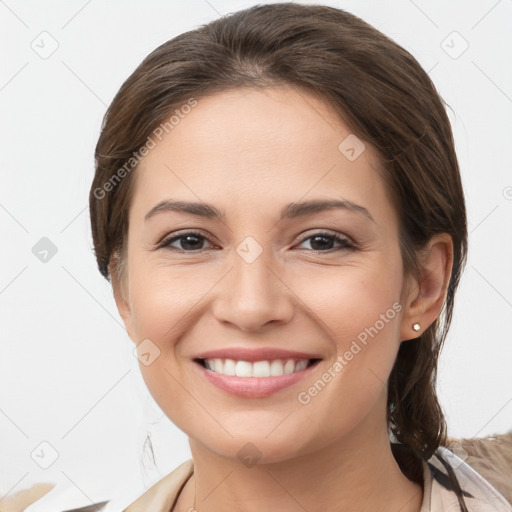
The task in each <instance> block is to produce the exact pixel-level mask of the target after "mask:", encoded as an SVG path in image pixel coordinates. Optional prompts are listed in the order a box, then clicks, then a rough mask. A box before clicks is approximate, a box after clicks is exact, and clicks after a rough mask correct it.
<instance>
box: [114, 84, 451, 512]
mask: <svg viewBox="0 0 512 512" xmlns="http://www.w3.org/2000/svg"><path fill="white" fill-rule="evenodd" d="M349 134H350V130H349V129H348V128H347V126H346V125H345V124H344V123H343V122H342V121H341V119H339V118H337V117H335V116H334V114H332V109H330V108H329V107H328V106H327V105H326V104H325V103H323V102H322V101H321V100H320V99H318V98H317V97H315V96H313V95H311V94H309V93H307V92H305V91H301V90H298V89H295V88H291V87H278V88H272V89H265V90H252V89H247V90H235V91H229V92H223V93H218V94H215V95H212V96H208V97H204V98H200V99H198V105H197V106H196V107H195V108H194V109H192V111H191V112H190V113H189V114H188V115H187V116H186V117H185V118H184V119H182V120H181V121H180V123H179V124H178V125H177V126H175V128H174V129H173V130H172V131H171V132H170V133H169V134H167V135H166V136H165V137H164V138H163V139H162V141H161V142H159V143H158V145H157V146H156V147H155V148H154V149H152V150H151V151H150V153H149V154H148V155H147V156H146V157H145V158H144V160H143V161H142V163H141V165H140V167H139V169H137V175H136V187H135V191H134V195H133V198H132V203H131V205H130V211H129V232H128V240H127V241H126V243H127V246H126V257H125V259H124V262H123V265H124V267H123V268H124V273H123V275H121V276H118V275H115V274H114V275H113V276H112V283H113V289H114V295H115V298H116V303H117V306H118V309H119V312H120V314H121V316H122V318H123V320H124V322H125V326H126V329H127V332H128V334H129V336H130V338H131V339H132V341H133V342H134V343H135V344H139V343H140V342H141V341H143V340H145V339H149V340H151V343H153V344H154V345H156V346H157V347H158V350H159V351H160V355H159V356H158V357H157V358H156V359H155V360H154V361H153V362H152V363H151V364H149V365H148V366H146V365H143V364H141V372H142V375H143V378H144V380H145V382H146V384H147V386H148V389H149V391H150V392H151V394H152V395H153V397H154V398H155V400H156V402H157V403H158V404H159V406H160V407H161V408H162V410H163V411H164V412H165V414H166V415H167V416H168V417H169V418H170V419H171V421H173V422H174V423H175V424H176V425H177V426H178V427H179V428H180V429H181V430H183V431H184V432H185V433H186V434H187V435H188V437H189V443H190V448H191V453H192V457H193V460H194V475H193V476H192V477H191V478H190V479H189V480H188V482H187V484H186V485H185V487H184V489H183V491H182V493H181V494H180V496H179V499H178V502H177V504H176V506H175V508H174V509H173V510H175V511H186V510H188V509H189V508H190V507H192V506H193V504H194V494H195V492H196V493H197V498H196V509H197V510H200V511H201V512H209V511H216V512H219V511H227V510H237V511H246V512H251V511H258V512H259V511H261V510H281V511H285V512H286V511H290V512H292V511H293V512H296V511H297V512H298V511H301V512H302V511H303V510H304V509H305V510H307V511H309V512H313V511H320V510H351V511H366V510H380V511H387V510H389V511H393V512H396V511H397V510H400V511H402V512H409V511H416V512H417V511H419V509H420V504H421V500H422V488H421V486H419V485H417V484H415V483H413V482H411V481H409V480H408V479H407V478H406V477H405V476H404V475H403V474H402V472H401V471H400V468H399V466H398V464H397V462H396V461H395V459H394V458H393V455H392V453H391V450H390V446H389V441H388V434H387V423H386V380H387V378H388V376H389V374H390V372H391V369H392V366H393V363H394V360H395V358H396V354H397V350H398V348H399V345H400V342H401V341H402V340H407V339H412V338H416V337H418V336H419V335H420V334H421V332H422V331H423V330H424V329H426V328H427V327H428V326H429V325H430V324H431V323H432V322H433V321H434V320H435V319H436V318H437V316H438V315H439V314H440V311H441V308H442V305H443V302H444V299H445V297H446V289H447V285H448V281H449V277H450V274H451V268H452V262H453V256H452V252H453V248H452V242H451V238H450V237H449V236H448V235H447V234H440V235H436V236H435V237H434V238H433V239H432V240H431V241H430V243H429V244H428V247H427V248H426V249H425V250H424V251H423V252H422V253H421V255H420V256H421V261H422V269H423V270H422V278H421V281H420V282H416V281H415V280H414V279H413V278H411V277H404V272H403V267H402V260H401V257H400V251H399V245H398V232H399V231H398V230H399V225H398V217H397V213H396V212H395V210H394V207H393V205H392V203H391V201H390V198H389V197H388V194H387V192H386V189H385V186H384V183H383V181H382V180H381V178H380V176H379V175H378V173H377V170H376V169H377V166H378V159H377V156H376V154H375V153H374V151H373V150H372V148H371V147H370V146H369V145H366V149H365V151H364V152H363V153H362V154H361V155H360V156H359V157H358V158H357V159H356V160H354V161H350V160H349V159H347V158H346V157H345V156H344V154H342V153H341V152H340V151H339V150H338V145H339V144H340V142H342V141H343V140H344V139H345V138H346V137H347V136H348V135H349ZM328 198H331V199H340V198H344V199H348V200H350V201H353V202H354V203H357V204H359V205H361V206H364V207H365V208H367V210H368V211H369V212H370V214H371V215H372V217H373V218H374V220H375V222H372V221H371V220H369V219H368V218H367V217H365V216H364V215H362V214H360V213H357V212H353V211H350V210H344V209H335V210H328V211H323V212H320V213H316V214H310V215H307V216H304V217H300V218H295V219H289V220H284V221H279V213H280V211H281V209H282V208H284V207H285V206H287V205H289V204H290V203H294V202H298V201H304V200H312V199H328ZM164 199H173V200H182V201H201V202H206V203H209V204H213V205H214V206H215V207H217V208H218V209H220V210H223V211H224V212H225V215H226V217H225V219H224V220H223V222H221V221H218V220H215V219H207V218H201V217H196V216H194V215H191V214H183V213H178V212H172V211H167V212H160V213H159V214H157V215H155V216H153V217H152V218H151V219H150V220H147V221H145V219H144V217H145V215H146V213H147V212H148V211H149V210H150V209H151V208H152V207H154V206H155V205H156V204H157V203H159V202H160V201H162V200H164ZM183 230H189V231H193V232H196V231H197V230H200V233H199V234H201V235H202V236H204V237H205V238H204V239H201V238H199V239H198V240H197V241H196V242H195V244H196V245H195V246H193V248H194V247H196V248H197V249H199V251H198V250H196V251H195V252H193V248H192V249H191V248H190V246H187V245H186V240H183V239H178V240H176V241H174V242H173V243H172V246H173V247H174V250H173V249H170V248H169V247H167V248H165V247H163V248H155V246H156V245H157V244H158V242H159V241H160V240H161V239H162V238H163V237H166V238H167V239H170V238H172V237H171V236H170V235H172V234H173V233H176V232H178V231H182V232H181V233H180V234H182V233H183ZM324 230H328V231H330V232H333V233H334V234H338V235H340V236H342V237H346V238H347V237H348V239H349V240H350V241H351V242H355V244H356V247H357V250H350V249H347V248H344V247H343V244H340V243H338V242H336V241H335V240H333V239H332V238H330V239H327V240H326V241H325V240H324V245H321V244H318V243H316V244H315V239H314V238H310V237H312V236H313V235H317V234H318V233H320V232H321V231H324ZM166 235H167V236H166ZM247 236H251V237H253V238H254V239H255V240H256V241H257V243H258V244H259V245H260V246H261V248H262V250H263V252H262V253H261V255H260V256H259V257H258V258H256V260H255V261H253V262H252V263H247V261H245V260H244V259H243V258H242V257H240V256H239V254H238V253H237V252H236V248H237V247H238V246H239V244H240V243H241V242H242V241H243V240H244V239H245V238H246V237H247ZM302 236H304V237H305V238H302ZM320 242H322V240H320ZM325 242H327V245H326V244H325ZM329 243H330V244H331V245H329ZM314 249H316V251H315V250H314ZM186 251H188V252H186ZM396 302H398V303H400V304H401V305H402V309H401V311H400V312H399V313H397V314H396V316H395V317H394V318H393V319H392V320H389V321H388V322H387V323H385V326H384V328H381V329H380V330H379V332H378V334H377V335H374V337H373V338H369V341H368V343H367V345H366V346H364V348H363V349H362V350H361V351H360V352H359V353H358V354H357V355H355V356H354V357H353V359H352V360H350V361H349V362H348V364H346V365H345V366H344V368H343V369H342V371H340V372H338V373H337V374H336V377H335V378H333V379H332V380H331V381H330V382H328V384H327V385H326V386H325V387H324V388H323V389H322V390H321V391H320V392H319V393H318V394H317V395H316V396H314V397H313V398H311V400H310V402H309V403H307V404H302V403H300V402H299V401H298V399H297V395H298V393H299V392H301V391H304V390H307V389H308V388H309V387H311V386H312V385H313V383H314V382H315V381H317V380H318V379H319V378H320V377H321V376H322V374H323V373H325V372H326V370H327V369H328V368H329V367H332V365H333V364H334V363H335V361H336V358H337V357H338V356H343V354H345V352H346V351H347V350H348V349H349V348H350V346H351V343H352V342H353V341H354V340H356V339H357V336H358V334H360V333H361V332H362V331H364V329H365V328H368V327H370V326H373V325H374V324H375V323H376V321H377V320H378V319H379V318H381V317H380V315H381V314H385V313H386V311H388V310H389V309H390V308H392V305H393V304H394V303H396ZM416 322H419V323H420V324H421V329H422V331H420V332H415V331H414V330H413V329H412V325H413V324H414V323H416ZM231 346H237V347H239V346H241V347H251V348H252V347H262V346H273V347H279V348H284V349H289V350H300V351H304V352H308V353H318V354H321V357H322V358H323V360H322V361H321V362H320V364H319V365H318V366H317V368H316V369H315V371H314V372H313V373H312V374H311V375H310V376H309V377H308V378H306V379H302V380H301V381H300V382H299V383H297V384H295V385H293V386H291V387H288V388H285V389H283V390H280V391H279V392H277V393H274V394H273V395H270V396H269V397H265V398H240V397H236V396H231V395H229V394H227V393H225V392H224V391H222V390H220V389H218V388H217V387H215V386H213V385H212V384H210V383H209V382H208V381H207V380H206V379H205V378H201V376H200V373H199V372H198V370H197V368H196V367H195V363H193V362H192V360H191V358H192V357H193V356H194V355H197V354H198V353H200V352H201V351H204V350H207V349H214V348H226V347H231ZM248 442H251V443H253V445H254V446H255V447H256V448H257V450H258V452H259V455H260V457H261V458H260V459H259V460H258V463H257V464H256V465H255V466H252V467H247V466H245V465H244V464H242V463H241V461H240V460H239V458H238V457H237V452H238V451H239V450H240V449H241V448H242V447H243V446H244V445H245V444H246V443H248ZM213 490H214V492H213Z"/></svg>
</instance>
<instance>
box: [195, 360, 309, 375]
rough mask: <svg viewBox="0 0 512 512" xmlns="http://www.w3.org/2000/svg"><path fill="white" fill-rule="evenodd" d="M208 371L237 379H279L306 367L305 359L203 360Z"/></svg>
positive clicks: (306, 361)
mask: <svg viewBox="0 0 512 512" xmlns="http://www.w3.org/2000/svg"><path fill="white" fill-rule="evenodd" d="M204 363H205V366H206V368H207V369H208V370H211V371H214V372H216V373H220V374H222V375H229V376H233V375H236V376H237V377H279V376H280V375H285V374H289V373H295V372H299V371H301V370H304V369H305V368H307V366H308V360H307V359H298V360H294V359H286V360H279V359H274V360H273V361H255V362H254V363H251V362H249V361H235V360H233V359H220V358H214V359H205V360H204Z"/></svg>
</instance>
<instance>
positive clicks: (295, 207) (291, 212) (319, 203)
mask: <svg viewBox="0 0 512 512" xmlns="http://www.w3.org/2000/svg"><path fill="white" fill-rule="evenodd" d="M337 208H341V209H344V210H349V211H353V212H356V213H360V214H363V215H364V216H365V217H367V218H368V219H370V220H371V221H372V222H376V221H375V219H374V218H373V217H372V215H371V213H370V212H369V211H368V210H367V209H366V208H365V207H364V206H361V205H359V204H356V203H353V202H352V201H348V200H346V199H343V200H338V199H317V200H311V201H304V202H301V203H290V204H289V205H288V206H286V207H285V208H283V210H282V211H281V220H285V219H295V218H297V217H302V216H305V215H311V214H315V213H319V212H323V211H328V210H333V209H337ZM171 211H172V212H180V213H188V214H189V215H196V216H198V217H205V218H208V219H216V220H219V221H223V220H224V219H225V214H224V212H222V211H220V210H218V209H217V208H215V206H213V205H211V204H207V203H201V202H187V201H172V200H164V201H161V202H159V203H158V204H156V205H155V206H153V208H151V210H149V211H148V213H146V216H145V217H144V220H149V219H151V218H152V217H154V216H155V215H157V214H159V213H162V212H171Z"/></svg>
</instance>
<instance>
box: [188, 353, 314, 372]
mask: <svg viewBox="0 0 512 512" xmlns="http://www.w3.org/2000/svg"><path fill="white" fill-rule="evenodd" d="M214 358H219V359H235V360H236V361H247V362H249V363H253V362H255V361H272V360H274V359H322V356H320V355H319V354H308V353H306V352H296V351H291V350H284V349H278V348H274V347H262V348H246V347H230V348H221V349H217V350H208V351H207V352H202V353H201V354H198V355H196V356H194V357H193V359H214ZM258 378H260V377H258ZM262 378H265V377H262Z"/></svg>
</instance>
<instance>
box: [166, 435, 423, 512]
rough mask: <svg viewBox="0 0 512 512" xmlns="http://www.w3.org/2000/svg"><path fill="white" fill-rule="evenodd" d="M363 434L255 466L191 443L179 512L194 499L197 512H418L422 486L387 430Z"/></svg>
mask: <svg viewBox="0 0 512 512" xmlns="http://www.w3.org/2000/svg"><path fill="white" fill-rule="evenodd" d="M363 430H364V429H361V430H358V432H355V433H354V434H353V435H352V436H350V440H348V439H344V440H343V441H341V442H340V441H337V442H336V443H334V444H331V445H329V446H326V447H324V448H323V449H321V450H317V451H315V452H314V453H309V454H306V455H301V456H298V457H294V458H293V459H289V460H286V461H281V462H277V463H272V464H257V465H255V466H252V467H245V466H244V465H243V464H240V462H239V461H233V460H232V459H228V458H224V457H221V456H219V455H218V454H216V453H214V452H212V451H210V450H208V449H206V448H205V447H204V446H203V445H201V444H199V443H196V442H195V441H194V440H190V447H191V452H192V457H193V460H194V474H193V475H192V477H191V478H190V479H189V481H188V482H187V484H186V486H185V487H184V489H183V491H182V493H181V494H180V498H179V501H178V503H177V505H176V507H175V510H176V511H180V512H181V510H184V511H187V510H190V509H191V508H192V507H193V505H194V501H195V507H194V508H195V509H196V510H197V511H198V512H227V511H232V510H237V511H238V512H259V511H261V510H280V511H282V512H303V511H304V510H307V511H308V512H316V511H324V510H336V511H345V510H346V511H351V512H355V511H357V512H364V511H370V510H372V511H373V510H380V511H382V512H386V511H388V510H389V511H393V512H396V511H397V510H400V512H418V511H419V510H420V506H421V501H422V494H423V493H422V487H421V486H420V485H418V484H417V483H413V482H411V481H410V480H408V479H407V478H406V477H405V475H404V474H403V473H402V471H401V470H400V467H399V465H398V463H397V461H396V460H395V458H394V457H393V454H392V451H391V447H390V443H389V440H388V435H387V431H384V432H381V433H380V435H374V436H370V437H368V433H367V432H366V433H364V432H362V431H363Z"/></svg>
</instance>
